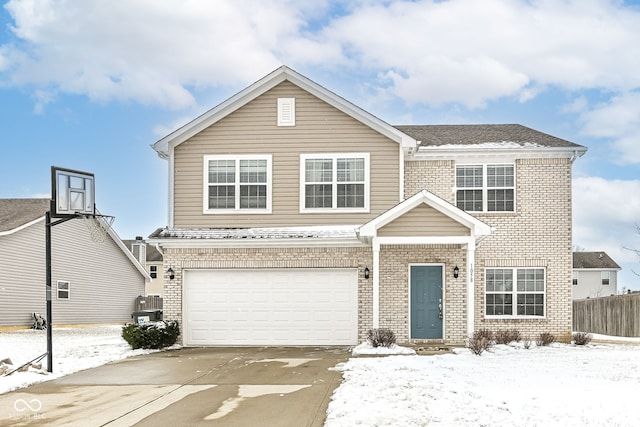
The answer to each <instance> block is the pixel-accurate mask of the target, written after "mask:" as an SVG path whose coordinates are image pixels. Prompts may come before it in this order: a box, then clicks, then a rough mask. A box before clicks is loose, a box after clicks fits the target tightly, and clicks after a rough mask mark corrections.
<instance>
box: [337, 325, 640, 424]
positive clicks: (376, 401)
mask: <svg viewBox="0 0 640 427" xmlns="http://www.w3.org/2000/svg"><path fill="white" fill-rule="evenodd" d="M596 338H608V337H599V336H596ZM609 340H610V341H616V340H615V339H614V338H610V339H609ZM630 341H634V340H630ZM337 369H339V370H340V371H342V373H343V375H344V381H343V383H342V385H340V387H339V388H338V389H337V390H336V391H335V393H334V395H333V398H332V401H331V403H330V404H329V408H328V411H327V421H326V423H325V427H338V426H359V425H361V426H425V425H442V426H498V425H520V426H603V425H610V426H637V425H640V415H639V414H638V408H637V406H636V401H637V394H638V391H640V345H638V340H637V339H635V345H634V344H632V343H629V344H622V343H620V344H617V343H612V344H589V345H587V346H584V347H580V346H570V345H565V344H553V345H551V346H549V347H535V344H533V347H532V348H530V349H528V350H527V349H525V348H523V346H522V345H521V344H520V345H518V344H515V343H514V344H513V345H510V346H506V345H499V346H495V347H493V348H492V349H491V350H490V351H488V352H484V353H482V355H481V356H476V355H474V354H473V353H471V351H469V350H468V349H458V350H457V351H456V354H446V355H438V356H387V357H374V358H351V359H350V360H349V361H348V362H346V363H344V364H342V365H339V366H338V368H337Z"/></svg>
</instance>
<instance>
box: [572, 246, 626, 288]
mask: <svg viewBox="0 0 640 427" xmlns="http://www.w3.org/2000/svg"><path fill="white" fill-rule="evenodd" d="M620 270H622V269H621V268H620V266H619V265H618V264H617V263H616V262H615V261H614V260H613V259H612V258H611V257H610V256H609V255H607V253H606V252H574V253H573V299H585V298H598V297H608V296H611V295H617V294H618V271H620Z"/></svg>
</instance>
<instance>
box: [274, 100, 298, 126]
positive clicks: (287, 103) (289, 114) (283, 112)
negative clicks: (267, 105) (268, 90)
mask: <svg viewBox="0 0 640 427" xmlns="http://www.w3.org/2000/svg"><path fill="white" fill-rule="evenodd" d="M295 125H296V99H295V98H278V126H295Z"/></svg>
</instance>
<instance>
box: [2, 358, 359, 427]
mask: <svg viewBox="0 0 640 427" xmlns="http://www.w3.org/2000/svg"><path fill="white" fill-rule="evenodd" d="M348 357H349V353H348V349H347V348H346V347H327V348H188V349H182V350H174V351H167V352H160V353H154V354H150V355H145V356H140V357H134V358H130V359H125V360H122V361H119V362H114V363H111V364H108V365H104V366H101V367H98V368H94V369H89V370H86V371H83V372H78V373H76V374H72V375H69V376H66V377H63V378H60V379H57V380H53V381H49V382H46V383H41V384H36V385H33V386H31V387H28V388H26V389H22V390H17V391H15V392H11V393H7V394H4V395H0V425H12V426H36V425H38V426H40V425H47V426H83V427H85V426H109V427H116V426H132V425H136V426H158V425H162V426H296V427H300V426H309V427H311V426H314V427H316V426H322V425H323V424H324V419H325V415H326V410H327V405H328V404H329V400H330V398H331V394H332V393H333V391H334V390H335V388H336V387H337V386H338V385H339V384H340V382H341V381H342V375H341V374H340V373H339V372H336V371H334V370H331V369H330V368H332V367H334V366H335V365H336V364H338V363H340V362H343V361H346V360H347V359H348Z"/></svg>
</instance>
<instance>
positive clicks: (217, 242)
mask: <svg viewBox="0 0 640 427" xmlns="http://www.w3.org/2000/svg"><path fill="white" fill-rule="evenodd" d="M147 240H148V242H149V243H152V244H155V245H159V246H160V247H161V248H308V247H354V248H364V247H369V246H370V245H368V244H366V243H363V242H361V241H360V240H358V239H355V238H354V239H348V238H336V239H331V238H326V239H320V238H314V239H242V240H241V239H176V238H172V239H147Z"/></svg>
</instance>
